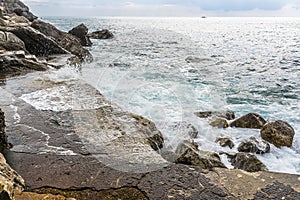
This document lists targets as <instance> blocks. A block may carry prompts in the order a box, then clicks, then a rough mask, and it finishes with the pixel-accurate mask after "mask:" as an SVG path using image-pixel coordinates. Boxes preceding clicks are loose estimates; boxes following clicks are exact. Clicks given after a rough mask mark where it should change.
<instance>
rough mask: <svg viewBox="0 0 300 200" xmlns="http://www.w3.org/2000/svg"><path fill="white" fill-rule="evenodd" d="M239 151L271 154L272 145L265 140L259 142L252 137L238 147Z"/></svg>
mask: <svg viewBox="0 0 300 200" xmlns="http://www.w3.org/2000/svg"><path fill="white" fill-rule="evenodd" d="M238 151H239V152H249V153H257V154H264V153H270V145H269V143H267V142H266V141H264V140H259V139H257V138H255V137H250V138H249V139H247V140H244V141H243V142H242V143H241V144H240V145H239V146H238Z"/></svg>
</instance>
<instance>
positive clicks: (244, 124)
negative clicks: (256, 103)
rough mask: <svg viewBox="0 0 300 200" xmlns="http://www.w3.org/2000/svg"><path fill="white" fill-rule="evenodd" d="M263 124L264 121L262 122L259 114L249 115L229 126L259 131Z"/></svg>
mask: <svg viewBox="0 0 300 200" xmlns="http://www.w3.org/2000/svg"><path fill="white" fill-rule="evenodd" d="M265 123H266V120H264V119H263V118H262V117H261V116H260V115H259V114H256V113H249V114H247V115H244V116H242V117H240V118H238V119H236V120H235V121H233V122H232V123H231V124H230V126H231V127H238V128H253V129H261V128H262V127H263V126H264V125H265Z"/></svg>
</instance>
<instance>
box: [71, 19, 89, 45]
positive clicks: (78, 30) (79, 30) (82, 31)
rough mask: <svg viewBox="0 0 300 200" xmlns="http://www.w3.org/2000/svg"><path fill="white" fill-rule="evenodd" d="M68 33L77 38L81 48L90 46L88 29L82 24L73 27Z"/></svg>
mask: <svg viewBox="0 0 300 200" xmlns="http://www.w3.org/2000/svg"><path fill="white" fill-rule="evenodd" d="M69 33H70V34H71V35H74V36H75V37H77V38H79V39H80V42H81V45H82V46H92V42H91V40H90V39H89V38H88V37H87V33H88V28H87V27H86V26H85V25H84V24H80V25H78V26H76V27H74V28H73V29H72V30H70V31H69Z"/></svg>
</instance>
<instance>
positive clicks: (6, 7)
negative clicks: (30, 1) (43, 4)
mask: <svg viewBox="0 0 300 200" xmlns="http://www.w3.org/2000/svg"><path fill="white" fill-rule="evenodd" d="M0 5H1V6H2V7H3V11H2V12H3V14H17V15H18V16H24V17H26V18H27V19H28V20H30V21H33V20H34V19H36V18H37V17H36V16H34V15H33V14H32V13H31V12H30V11H29V8H28V7H27V6H26V5H25V4H24V3H22V2H21V1H19V0H13V1H11V0H0Z"/></svg>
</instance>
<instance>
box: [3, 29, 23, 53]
mask: <svg viewBox="0 0 300 200" xmlns="http://www.w3.org/2000/svg"><path fill="white" fill-rule="evenodd" d="M0 49H3V50H7V51H18V50H23V51H26V48H25V44H24V42H23V41H22V40H21V39H19V38H18V37H17V36H15V35H14V34H13V33H10V32H4V31H0Z"/></svg>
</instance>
